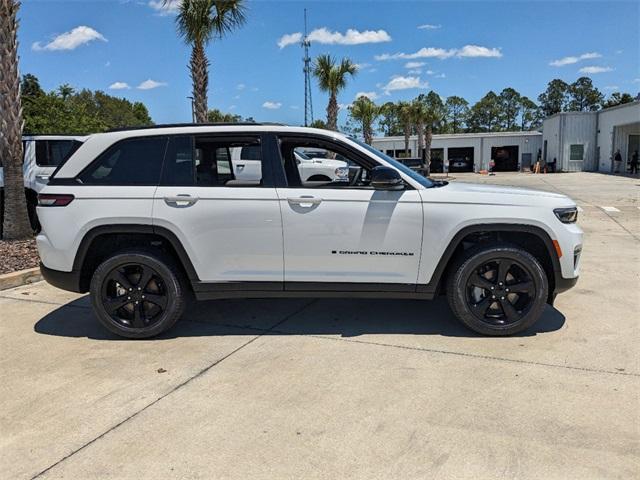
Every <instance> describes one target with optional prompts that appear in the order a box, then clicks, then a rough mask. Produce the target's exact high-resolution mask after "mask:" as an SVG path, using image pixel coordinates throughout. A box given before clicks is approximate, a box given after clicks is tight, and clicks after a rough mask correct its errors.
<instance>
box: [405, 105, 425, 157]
mask: <svg viewBox="0 0 640 480" xmlns="http://www.w3.org/2000/svg"><path fill="white" fill-rule="evenodd" d="M409 112H410V113H409V115H410V116H411V123H412V124H413V127H414V128H415V131H416V132H418V157H420V158H424V154H423V152H424V128H425V124H426V123H427V122H428V121H429V111H428V110H427V106H426V105H425V104H424V102H422V101H421V100H420V98H416V99H414V100H413V101H412V102H411V104H410V105H409Z"/></svg>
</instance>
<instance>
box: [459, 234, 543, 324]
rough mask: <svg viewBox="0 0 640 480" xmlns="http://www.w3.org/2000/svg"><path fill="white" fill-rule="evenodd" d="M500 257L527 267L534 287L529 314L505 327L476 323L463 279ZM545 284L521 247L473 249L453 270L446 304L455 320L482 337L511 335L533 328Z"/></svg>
mask: <svg viewBox="0 0 640 480" xmlns="http://www.w3.org/2000/svg"><path fill="white" fill-rule="evenodd" d="M500 258H506V259H510V260H515V261H517V262H518V263H520V264H521V265H523V266H524V267H526V268H527V270H528V273H529V274H530V276H531V279H532V280H533V282H534V285H535V288H536V296H535V298H534V299H533V300H532V305H531V307H530V308H529V311H528V312H527V313H526V314H525V315H524V316H523V317H522V318H521V319H520V320H518V321H517V322H516V323H512V324H509V325H505V326H499V325H490V324H488V323H485V322H483V321H481V320H479V319H478V318H477V317H476V316H475V315H474V314H473V312H472V311H471V308H470V306H469V304H468V301H467V298H466V295H467V279H468V278H469V275H470V274H471V273H472V272H473V271H474V270H475V269H476V268H478V267H479V266H481V265H483V264H485V263H488V262H490V261H491V260H496V259H500ZM548 292H549V281H548V279H547V274H546V273H545V271H544V268H543V267H542V265H540V262H539V261H538V260H537V259H536V258H535V257H534V256H533V255H531V254H530V253H529V252H527V251H525V250H522V249H521V248H518V247H514V246H509V245H501V246H494V247H485V248H477V249H474V250H473V251H470V252H469V253H468V254H467V255H465V257H464V258H463V259H462V261H460V262H459V263H458V265H457V268H455V270H454V271H453V273H452V275H451V277H450V282H449V285H448V287H447V297H448V300H449V305H450V306H451V309H452V310H453V312H454V314H455V315H456V316H457V317H458V319H459V320H460V321H461V322H462V323H463V324H464V325H466V326H467V327H468V328H470V329H472V330H473V331H475V332H478V333H481V334H483V335H513V334H516V333H519V332H522V331H524V330H526V329H527V328H529V327H530V326H531V325H533V324H534V323H535V322H536V321H537V320H538V319H539V318H540V316H541V315H542V312H543V311H544V309H545V306H546V303H547V296H548Z"/></svg>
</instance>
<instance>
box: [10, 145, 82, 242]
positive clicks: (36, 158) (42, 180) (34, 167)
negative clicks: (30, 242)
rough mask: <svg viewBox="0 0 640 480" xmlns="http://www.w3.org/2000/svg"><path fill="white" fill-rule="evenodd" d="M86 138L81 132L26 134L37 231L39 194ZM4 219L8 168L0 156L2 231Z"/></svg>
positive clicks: (28, 189)
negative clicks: (56, 170)
mask: <svg viewBox="0 0 640 480" xmlns="http://www.w3.org/2000/svg"><path fill="white" fill-rule="evenodd" d="M85 138H86V137H83V136H77V135H26V136H24V137H22V147H23V152H24V157H23V164H22V165H23V166H22V168H23V174H24V189H25V194H26V196H27V209H28V211H29V219H30V221H31V226H32V227H33V228H34V230H37V226H38V220H37V217H36V205H37V203H38V200H37V197H38V193H39V192H40V190H42V188H43V187H44V186H45V185H46V184H47V182H48V181H49V177H50V176H51V174H52V173H53V172H54V171H55V169H56V168H57V167H58V165H60V164H61V163H62V162H63V161H64V160H65V159H66V158H67V157H69V156H70V155H71V154H72V153H73V152H74V151H75V150H76V149H77V148H78V147H79V146H80V145H81V144H82V142H84V140H85ZM3 219H4V171H3V167H2V159H0V234H1V233H2V221H3Z"/></svg>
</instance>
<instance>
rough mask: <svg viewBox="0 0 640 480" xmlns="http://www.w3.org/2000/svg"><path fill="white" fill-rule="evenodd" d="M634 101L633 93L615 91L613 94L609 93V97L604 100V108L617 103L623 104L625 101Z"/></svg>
mask: <svg viewBox="0 0 640 480" xmlns="http://www.w3.org/2000/svg"><path fill="white" fill-rule="evenodd" d="M633 101H634V98H633V95H631V94H630V93H620V92H613V93H612V94H611V95H609V98H608V99H606V100H605V101H604V102H602V108H610V107H615V106H617V105H622V104H624V103H630V102H633Z"/></svg>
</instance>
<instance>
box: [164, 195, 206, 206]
mask: <svg viewBox="0 0 640 480" xmlns="http://www.w3.org/2000/svg"><path fill="white" fill-rule="evenodd" d="M198 200H199V198H198V197H195V196H191V195H187V194H184V193H179V194H178V195H174V196H166V197H164V202H165V203H166V204H167V205H169V206H170V207H178V208H184V207H190V206H191V205H193V204H194V203H196V202H197V201H198Z"/></svg>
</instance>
